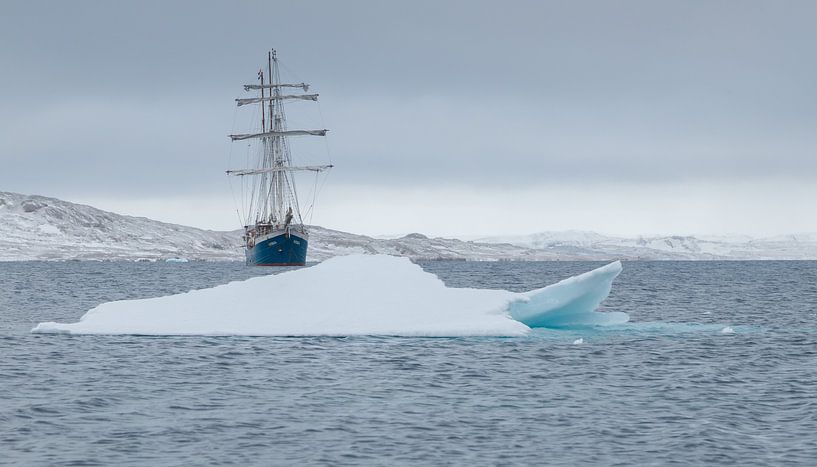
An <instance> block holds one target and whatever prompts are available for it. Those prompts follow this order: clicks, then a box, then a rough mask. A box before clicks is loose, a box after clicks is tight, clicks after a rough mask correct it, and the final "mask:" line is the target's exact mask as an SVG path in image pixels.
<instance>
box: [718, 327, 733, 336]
mask: <svg viewBox="0 0 817 467" xmlns="http://www.w3.org/2000/svg"><path fill="white" fill-rule="evenodd" d="M734 333H735V330H734V329H732V327H731V326H726V327H725V328H723V329H721V334H734Z"/></svg>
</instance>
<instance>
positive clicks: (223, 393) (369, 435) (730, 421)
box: [0, 261, 817, 466]
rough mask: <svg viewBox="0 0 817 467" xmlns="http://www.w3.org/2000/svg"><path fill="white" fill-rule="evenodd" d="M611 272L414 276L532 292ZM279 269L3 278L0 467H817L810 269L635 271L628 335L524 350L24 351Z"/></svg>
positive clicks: (18, 268) (699, 266)
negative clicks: (163, 300) (113, 317)
mask: <svg viewBox="0 0 817 467" xmlns="http://www.w3.org/2000/svg"><path fill="white" fill-rule="evenodd" d="M601 264H603V263H593V262H495V263H486V262H461V261H437V262H427V263H421V266H422V267H423V268H424V269H425V270H426V271H429V272H433V273H435V274H437V275H438V276H439V277H440V278H441V279H443V280H444V281H445V282H446V284H447V285H448V286H451V287H477V288H502V289H509V290H514V291H525V290H530V289H534V288H539V287H542V286H545V285H548V284H550V283H553V282H556V281H558V280H560V279H563V278H566V277H569V276H572V275H575V274H579V273H581V272H585V271H588V270H590V269H593V268H595V267H597V266H600V265H601ZM273 272H279V270H274V269H268V268H248V267H245V266H244V265H242V264H239V263H203V262H202V263H199V262H190V263H133V262H9V263H0V465H71V466H90V465H145V466H147V465H149V466H165V465H169V466H189V465H241V466H245V465H262V466H266V465H389V466H392V465H446V466H448V465H467V466H471V465H570V466H584V465H587V466H604V465H707V464H710V465H729V464H733V465H817V324H815V323H817V262H809V261H748V262H746V261H735V262H715V261H712V262H675V261H665V262H625V263H624V271H623V272H622V273H621V275H620V276H619V277H618V279H616V282H615V283H614V286H613V290H612V292H611V294H610V296H609V297H608V299H607V300H606V301H605V302H604V303H603V306H602V309H603V310H607V311H623V312H626V313H628V314H629V315H630V322H629V323H627V324H626V325H621V326H614V327H609V328H585V329H558V330H549V329H536V330H534V331H533V332H531V333H530V334H529V335H528V336H525V337H514V338H498V337H497V338H492V337H452V338H401V337H377V336H371V337H345V338H329V337H306V338H304V337H298V338H283V337H195V336H192V337H191V336H188V337H156V336H152V337H150V336H127V335H126V336H122V335H117V336H100V335H94V336H78V335H65V334H32V333H30V330H31V328H33V327H34V326H35V325H36V324H37V323H39V322H42V321H58V322H75V321H77V320H78V319H79V318H80V317H81V316H82V315H83V314H84V313H85V312H86V311H87V310H88V309H90V308H93V307H94V306H96V305H98V304H100V303H103V302H107V301H111V300H121V299H130V298H146V297H155V296H161V295H167V294H172V293H179V292H184V291H188V290H190V289H197V288H205V287H212V286H215V285H218V284H223V283H226V282H229V281H234V280H242V279H246V278H249V277H252V276H257V275H262V274H270V273H273ZM269 299H270V306H273V305H274V302H275V297H270V298H269ZM338 312H342V310H339V311H338Z"/></svg>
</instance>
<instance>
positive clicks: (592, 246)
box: [478, 231, 817, 260]
mask: <svg viewBox="0 0 817 467" xmlns="http://www.w3.org/2000/svg"><path fill="white" fill-rule="evenodd" d="M478 241H480V242H488V243H509V244H512V245H516V246H521V247H525V248H530V249H534V250H537V251H559V252H563V253H565V254H571V255H574V256H579V257H582V258H588V259H590V258H595V257H596V256H597V255H599V254H603V255H607V256H612V257H616V258H623V259H648V260H664V259H677V260H684V259H688V260H707V259H714V260H717V259H721V260H752V259H761V260H767V259H817V234H799V235H783V236H776V237H767V238H752V237H748V236H728V237H727V236H701V237H695V236H677V235H675V236H640V237H633V238H626V237H614V236H607V235H601V234H597V233H595V232H586V231H564V232H540V233H536V234H531V235H521V236H496V237H484V238H480V239H479V240H478Z"/></svg>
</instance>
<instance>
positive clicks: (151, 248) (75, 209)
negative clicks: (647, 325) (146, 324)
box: [0, 192, 555, 261]
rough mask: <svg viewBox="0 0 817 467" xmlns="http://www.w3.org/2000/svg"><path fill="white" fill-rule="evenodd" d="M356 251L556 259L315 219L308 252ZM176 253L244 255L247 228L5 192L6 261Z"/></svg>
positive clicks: (318, 257)
mask: <svg viewBox="0 0 817 467" xmlns="http://www.w3.org/2000/svg"><path fill="white" fill-rule="evenodd" d="M351 253H371V254H374V253H386V254H392V255H400V256H408V257H411V258H413V259H417V260H424V259H425V260H430V259H468V260H503V259H513V260H524V259H555V257H553V256H552V255H550V254H548V253H543V254H540V253H539V252H536V251H533V250H531V249H529V248H525V247H519V246H513V245H490V244H483V243H479V242H464V241H461V240H455V239H441V238H434V239H429V238H427V237H425V236H423V235H421V234H410V235H406V236H404V237H402V238H398V239H375V238H372V237H367V236H365V235H356V234H351V233H346V232H340V231H337V230H331V229H325V228H322V227H318V226H312V227H310V241H309V260H311V261H322V260H324V259H327V258H330V257H332V256H336V255H343V254H351ZM170 258H186V259H189V260H207V261H243V260H244V256H243V250H242V247H241V232H240V230H235V231H231V232H217V231H212V230H203V229H197V228H195V227H187V226H182V225H176V224H168V223H166V222H159V221H154V220H151V219H147V218H144V217H132V216H123V215H120V214H115V213H112V212H108V211H102V210H100V209H96V208H93V207H91V206H85V205H82V204H75V203H70V202H67V201H62V200H59V199H56V198H46V197H43V196H29V195H21V194H17V193H7V192H0V261H21V260H22V261H25V260H73V259H77V260H139V259H146V260H164V259H170Z"/></svg>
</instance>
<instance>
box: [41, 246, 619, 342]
mask: <svg viewBox="0 0 817 467" xmlns="http://www.w3.org/2000/svg"><path fill="white" fill-rule="evenodd" d="M620 271H621V264H620V263H619V262H615V263H611V264H609V265H607V266H604V267H601V268H599V269H596V270H594V271H590V272H588V273H585V274H582V275H580V276H575V277H571V278H569V279H566V280H564V281H562V282H559V283H557V284H554V285H551V286H548V287H545V288H543V289H539V290H534V291H531V292H527V293H515V292H509V291H505V290H485V289H460V288H449V287H446V286H445V285H444V284H443V282H442V281H441V280H440V279H438V278H437V277H436V276H435V275H434V274H431V273H427V272H425V271H423V270H422V268H420V267H419V266H417V265H415V264H413V263H411V262H410V261H409V260H408V259H406V258H398V257H393V256H385V255H354V256H344V257H337V258H333V259H329V260H327V261H324V262H323V263H321V264H318V265H316V266H313V267H310V268H303V269H298V270H294V271H289V272H284V273H281V274H276V275H269V276H262V277H255V278H252V279H249V280H245V281H241V282H232V283H229V284H225V285H220V286H218V287H213V288H210V289H202V290H193V291H191V292H187V293H183V294H178V295H169V296H166V297H158V298H149V299H142V300H124V301H116V302H108V303H103V304H101V305H99V306H97V307H96V308H93V309H92V310H90V311H88V312H87V313H85V315H84V316H83V317H82V318H80V320H79V322H77V323H71V324H62V323H53V322H48V323H40V324H38V325H37V327H35V328H34V329H33V330H32V331H33V332H65V333H71V334H148V335H254V336H263V335H269V336H349V335H399V336H466V335H467V336H517V335H524V334H526V333H527V332H528V331H529V330H530V327H529V326H547V325H549V324H551V323H552V324H553V325H555V326H558V327H564V326H567V325H570V323H577V324H580V325H587V324H607V323H620V322H623V321H626V320H627V315H626V313H600V312H596V311H595V309H596V307H597V306H598V305H599V303H601V301H602V300H603V299H604V298H605V297H606V296H607V294H608V293H609V292H610V287H611V284H612V281H613V279H614V278H615V277H616V275H618V273H619V272H620ZM513 318H515V319H513Z"/></svg>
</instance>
